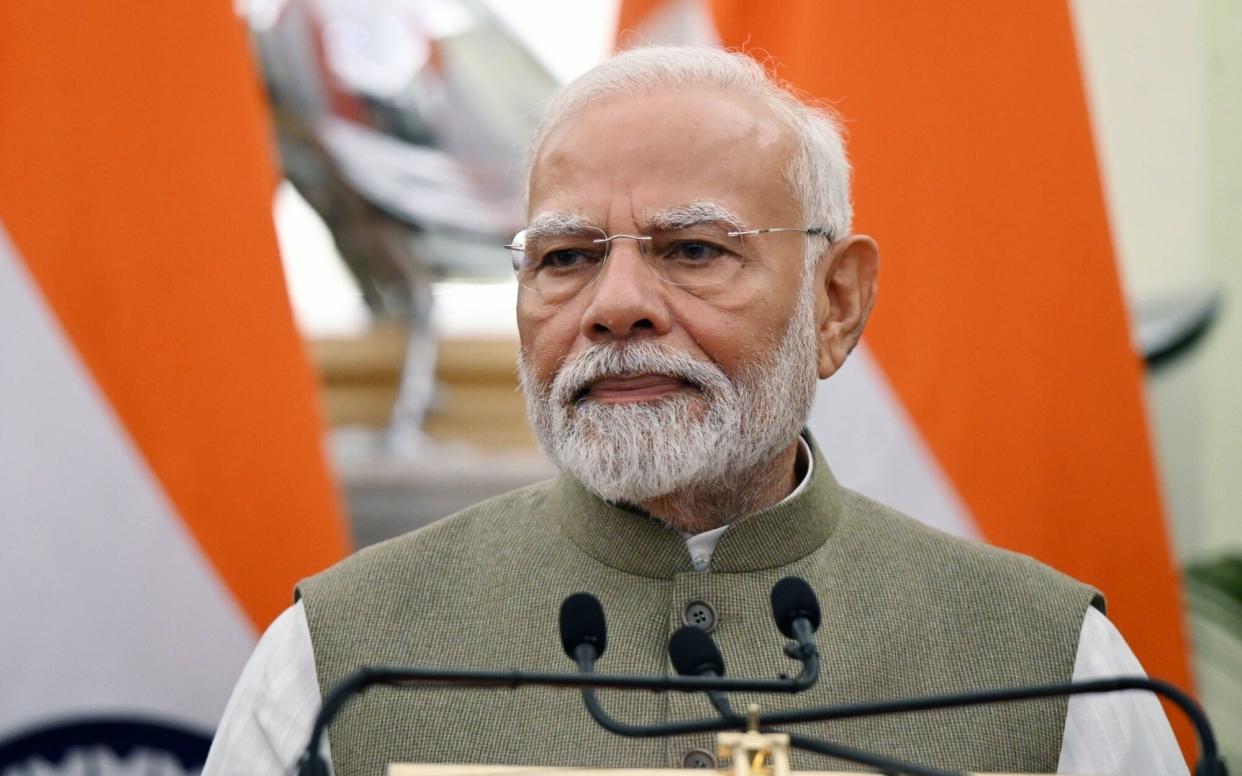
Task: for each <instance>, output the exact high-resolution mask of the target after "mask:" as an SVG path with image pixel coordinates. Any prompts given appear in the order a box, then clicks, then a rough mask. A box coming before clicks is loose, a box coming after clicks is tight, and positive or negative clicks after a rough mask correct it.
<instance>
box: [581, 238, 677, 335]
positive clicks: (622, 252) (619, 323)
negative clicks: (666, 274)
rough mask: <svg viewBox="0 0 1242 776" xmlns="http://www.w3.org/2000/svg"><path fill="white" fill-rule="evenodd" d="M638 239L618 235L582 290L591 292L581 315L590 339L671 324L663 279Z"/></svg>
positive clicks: (661, 329) (653, 331) (656, 331)
mask: <svg viewBox="0 0 1242 776" xmlns="http://www.w3.org/2000/svg"><path fill="white" fill-rule="evenodd" d="M640 246H641V243H639V242H637V241H635V240H631V239H617V240H614V241H613V243H612V244H611V245H610V246H609V250H608V258H607V260H605V261H604V266H603V267H601V268H600V272H599V275H598V276H597V277H596V278H595V282H593V283H592V284H591V285H590V286H588V287H587V288H586V289H584V291H585V292H586V293H589V294H591V298H590V302H589V303H588V304H587V307H586V310H584V311H583V316H582V333H583V334H584V335H585V336H586V337H587V339H590V340H591V341H593V342H604V341H608V340H620V339H628V338H630V337H637V336H659V335H662V334H666V333H667V332H668V330H669V328H670V326H671V325H672V314H671V311H670V310H669V307H668V300H667V296H666V294H667V288H666V287H665V286H667V284H666V283H664V282H663V281H661V280H660V278H659V277H657V276H656V273H655V271H654V270H653V269H652V268H651V266H650V265H649V264H648V263H647V259H646V258H645V257H644V256H643V254H642V253H641V250H640Z"/></svg>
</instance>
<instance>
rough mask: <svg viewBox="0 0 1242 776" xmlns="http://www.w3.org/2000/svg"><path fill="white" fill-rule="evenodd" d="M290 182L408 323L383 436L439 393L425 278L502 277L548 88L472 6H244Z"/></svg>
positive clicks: (413, 436)
mask: <svg viewBox="0 0 1242 776" xmlns="http://www.w3.org/2000/svg"><path fill="white" fill-rule="evenodd" d="M241 10H242V13H243V15H244V16H245V18H246V20H247V22H248V24H249V25H250V29H251V31H252V34H253V37H254V40H255V43H256V47H257V50H258V55H259V59H260V61H261V66H262V69H263V74H264V78H265V80H266V82H267V86H268V91H269V94H270V98H271V102H272V108H273V115H274V117H275V124H276V136H277V140H278V144H279V148H280V157H281V161H282V165H283V168H284V174H285V176H286V177H287V178H288V179H289V180H290V182H292V184H293V185H294V186H295V187H296V188H297V190H298V191H299V193H300V194H301V195H302V197H303V198H305V200H306V201H307V202H309V203H310V204H311V206H312V207H313V208H314V209H315V210H316V211H317V212H318V214H319V215H320V217H321V218H322V219H323V221H324V223H325V224H326V225H327V226H328V228H329V229H330V230H331V232H332V236H333V239H334V240H335V242H336V246H337V249H338V250H339V251H340V254H341V256H342V257H343V258H344V260H345V262H346V264H347V266H348V268H349V270H350V272H351V273H352V274H353V276H354V278H355V279H356V281H357V283H358V286H359V288H360V289H361V292H362V295H363V298H364V300H365V302H366V304H367V306H368V307H369V308H370V310H371V312H372V314H373V315H374V316H375V318H376V319H377V320H380V321H382V320H397V321H400V322H402V323H403V324H404V325H405V326H406V327H407V328H408V331H409V340H408V346H407V349H406V358H405V364H404V367H403V372H402V378H401V386H400V390H399V393H398V398H397V401H396V405H395V406H394V408H393V416H392V425H391V429H390V435H389V440H390V442H391V446H392V448H393V450H394V451H396V452H401V453H409V452H413V451H414V450H417V449H418V447H419V446H420V444H421V442H422V440H423V433H422V430H421V428H422V423H423V418H424V416H425V414H426V411H427V408H428V405H429V403H430V401H431V398H432V394H433V388H434V369H435V358H436V345H435V338H434V334H433V332H432V329H431V304H432V296H431V281H432V280H433V279H434V278H437V277H446V276H452V277H480V278H485V277H492V278H500V277H509V276H511V273H510V269H509V260H508V258H507V255H506V254H505V252H504V250H503V249H502V248H500V247H499V246H500V245H501V244H502V243H503V242H504V241H505V239H506V238H507V237H508V236H510V235H512V234H513V232H514V231H515V230H516V229H517V228H520V227H519V224H521V222H522V216H523V213H522V212H521V202H522V190H521V180H522V176H521V174H520V171H521V164H522V149H523V148H524V146H525V140H526V138H527V137H528V136H529V134H530V133H531V132H532V131H533V128H534V120H535V118H536V117H537V116H538V113H539V109H540V107H541V106H542V103H543V101H544V99H545V98H546V97H547V96H548V95H550V94H551V92H552V90H553V89H554V88H555V86H556V83H555V80H554V79H553V78H552V76H551V75H549V74H548V72H547V71H546V70H545V69H544V68H543V67H542V66H540V65H539V64H538V63H537V62H536V61H535V60H534V58H533V57H532V56H531V55H530V54H529V52H527V51H526V50H525V49H524V48H523V46H522V45H521V44H520V43H518V42H517V40H516V39H515V38H514V37H513V36H512V34H510V33H509V31H508V30H506V29H505V28H504V27H503V25H502V24H501V23H500V22H499V20H498V19H496V18H495V17H494V16H493V15H492V14H491V12H490V11H489V10H488V9H487V8H486V7H485V6H483V5H482V4H481V3H479V2H475V1H472V0H348V1H346V0H245V1H244V2H243V4H242V9H241Z"/></svg>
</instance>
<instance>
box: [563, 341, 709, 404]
mask: <svg viewBox="0 0 1242 776" xmlns="http://www.w3.org/2000/svg"><path fill="white" fill-rule="evenodd" d="M637 374H658V375H665V376H667V377H674V378H677V379H680V380H684V381H686V382H687V383H690V384H691V385H693V386H695V387H696V388H698V389H700V390H702V391H703V392H704V393H707V394H709V395H710V394H712V393H714V392H717V391H720V390H728V389H729V387H730V386H731V383H730V381H729V378H728V376H727V375H725V373H724V370H723V369H721V368H720V367H719V366H718V365H717V364H714V363H712V362H710V361H701V360H699V359H697V358H694V357H692V356H689V355H686V354H685V353H683V352H681V351H678V350H674V349H672V348H670V347H667V346H665V345H660V344H657V343H654V342H631V343H628V344H626V345H611V344H599V345H594V346H592V347H591V348H590V349H589V350H587V351H584V352H582V353H580V354H578V355H577V356H574V357H572V358H571V359H568V360H566V361H565V363H564V365H563V366H562V367H561V369H560V371H558V372H557V373H556V377H554V378H553V379H552V385H551V386H550V387H549V390H548V393H549V395H550V398H551V399H552V400H553V401H554V402H556V403H557V404H560V405H565V404H570V403H572V402H574V401H576V400H577V399H578V398H579V397H580V396H581V395H582V394H583V393H584V392H585V391H586V390H587V389H588V388H590V387H591V384H592V383H594V382H596V381H597V380H602V379H604V378H605V377H625V376H631V375H637Z"/></svg>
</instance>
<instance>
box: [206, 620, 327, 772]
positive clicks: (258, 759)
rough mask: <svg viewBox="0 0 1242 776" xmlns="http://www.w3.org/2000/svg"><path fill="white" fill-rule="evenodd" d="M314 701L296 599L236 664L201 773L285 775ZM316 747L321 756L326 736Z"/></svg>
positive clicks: (314, 680)
mask: <svg viewBox="0 0 1242 776" xmlns="http://www.w3.org/2000/svg"><path fill="white" fill-rule="evenodd" d="M319 706H320V695H319V679H318V676H317V675H316V673H315V654H314V651H313V650H312V649H311V638H310V627H309V626H308V625H307V624H306V609H305V608H304V607H303V606H302V602H301V601H299V602H297V603H296V604H294V605H293V606H290V607H289V608H288V609H286V610H285V611H284V612H283V613H282V614H281V615H280V616H279V617H277V618H276V620H275V621H274V622H273V623H272V624H271V626H270V627H269V628H268V629H267V632H266V633H264V634H263V638H261V639H259V644H258V646H256V647H255V650H254V653H253V654H252V655H251V656H250V660H249V661H247V663H246V667H245V668H244V669H242V674H241V678H240V679H238V680H237V686H236V687H235V688H234V689H233V694H232V696H231V697H230V698H229V702H228V705H227V706H226V707H225V709H224V718H223V719H222V720H221V721H220V727H219V728H217V730H216V736H215V739H214V740H213V741H212V742H211V752H210V753H209V754H208V755H207V764H206V765H205V766H204V767H203V776H234V775H236V776H241V774H246V776H287V774H289V773H291V772H293V767H294V765H295V763H296V762H297V760H298V758H299V757H300V756H301V754H302V750H303V749H305V747H306V742H307V741H308V740H309V739H310V733H311V726H312V725H313V724H314V722H315V715H316V714H317V713H318V712H319ZM321 751H322V752H323V753H324V756H325V757H327V753H328V749H327V738H326V737H325V738H324V745H323V748H322V750H321ZM329 762H331V761H330V760H329Z"/></svg>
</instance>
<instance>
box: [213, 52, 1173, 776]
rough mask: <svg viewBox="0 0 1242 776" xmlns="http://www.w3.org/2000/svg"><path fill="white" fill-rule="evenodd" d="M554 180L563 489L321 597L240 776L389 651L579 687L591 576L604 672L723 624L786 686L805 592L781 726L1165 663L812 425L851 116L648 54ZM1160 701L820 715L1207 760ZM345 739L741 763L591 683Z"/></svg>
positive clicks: (391, 696)
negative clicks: (777, 620)
mask: <svg viewBox="0 0 1242 776" xmlns="http://www.w3.org/2000/svg"><path fill="white" fill-rule="evenodd" d="M528 195H529V196H528V200H529V226H528V227H527V229H525V230H524V231H523V232H522V233H520V234H519V235H518V236H517V237H516V238H515V239H514V242H513V245H512V246H511V248H512V250H513V251H514V253H515V257H516V258H515V267H516V269H517V272H518V279H519V282H520V284H521V288H520V292H519V299H518V310H517V317H518V326H519V332H520V336H521V345H522V350H521V361H520V374H521V380H522V385H523V389H524V391H525V394H526V398H527V403H528V410H529V414H530V417H531V421H532V423H533V425H534V427H535V429H536V432H537V434H538V436H539V439H540V442H541V444H542V445H543V447H544V448H545V450H546V451H547V452H548V453H549V455H550V456H551V457H552V459H553V460H554V461H555V462H556V463H557V464H558V465H559V467H560V468H561V469H562V470H563V474H562V476H561V477H559V478H558V479H556V480H554V481H551V482H547V483H541V484H539V485H536V486H533V487H530V488H527V489H524V490H521V491H517V492H515V493H511V494H507V495H505V496H501V497H499V498H497V499H493V500H491V501H488V502H485V503H483V504H479V505H477V506H475V507H472V508H470V509H467V510H465V511H463V512H461V513H459V514H457V515H455V516H453V517H450V518H447V519H446V520H444V521H442V522H440V523H437V524H435V525H433V526H430V527H428V528H426V529H423V530H421V531H418V532H415V533H413V534H410V535H407V536H404V537H401V538H399V539H396V540H394V541H391V542H388V543H386V544H383V545H380V546H378V547H372V548H368V549H366V550H363V551H362V552H360V553H358V554H357V555H355V556H354V557H352V558H350V559H348V560H346V561H345V562H343V563H342V564H339V565H338V566H337V567H335V568H333V569H330V570H328V571H326V572H324V573H323V574H321V575H319V576H317V577H314V578H312V579H309V580H306V581H305V582H303V583H302V585H300V586H299V593H300V596H301V600H300V601H299V603H297V604H295V606H294V607H292V608H291V609H290V610H289V611H288V612H286V613H285V614H284V615H282V616H281V618H280V619H279V620H277V622H276V623H275V624H274V625H273V626H272V628H271V629H270V630H269V631H268V633H267V634H266V635H265V636H264V638H263V640H262V641H261V642H260V645H259V647H258V648H257V649H256V651H255V655H254V657H253V658H252V659H251V661H250V663H249V664H248V665H247V667H246V670H245V672H244V674H243V676H242V678H241V681H240V682H239V684H238V688H237V690H236V691H235V694H234V697H233V699H232V701H231V702H230V704H229V709H228V711H227V712H226V715H225V720H224V722H223V723H222V725H221V729H220V732H219V734H218V736H217V740H216V743H215V746H214V748H213V751H212V755H211V759H210V760H209V762H208V765H207V772H208V773H209V774H220V773H242V772H245V773H256V772H262V773H278V772H284V771H285V769H287V768H288V767H289V765H290V764H291V763H292V762H293V761H294V760H295V759H296V756H297V754H298V752H299V750H300V748H301V747H302V746H304V745H305V742H306V739H307V735H308V732H309V729H310V722H311V720H312V718H313V715H314V713H315V711H316V710H317V707H318V704H319V701H320V696H321V693H322V692H324V691H326V690H327V689H329V688H330V687H331V686H333V684H334V683H336V682H338V681H339V680H340V679H341V678H342V677H343V676H345V675H346V674H348V673H349V672H350V671H351V670H352V669H353V668H355V667H356V666H358V665H361V664H367V663H398V664H400V663H405V664H418V665H424V666H440V667H450V666H454V667H478V668H523V669H542V670H572V665H571V663H570V662H569V661H568V660H567V659H566V658H565V657H564V655H563V654H562V653H561V650H560V647H559V644H558V641H557V628H556V615H557V609H558V606H559V604H560V602H561V600H562V599H563V598H564V597H565V596H566V595H568V594H570V593H573V592H576V591H579V590H587V591H591V592H592V593H594V594H596V595H597V596H599V598H600V599H601V600H602V602H603V605H604V607H605V610H606V612H607V616H608V620H609V630H610V634H611V635H610V638H609V646H608V650H607V653H606V654H605V656H604V657H603V659H602V660H601V662H600V666H599V667H600V669H601V670H606V671H608V672H617V673H634V674H652V673H665V672H667V671H669V664H668V658H667V653H666V643H667V639H668V637H669V635H670V633H671V632H672V631H673V630H674V629H675V628H676V627H678V626H680V625H681V624H682V623H683V622H684V623H692V624H695V625H698V626H700V627H704V628H707V629H708V630H709V631H711V633H712V636H713V638H715V640H716V641H717V643H718V644H719V645H720V647H721V649H722V651H723V653H724V655H725V657H726V660H728V665H729V671H730V673H731V674H733V675H735V676H755V677H764V676H767V677H770V676H775V675H776V674H778V673H780V672H783V671H789V670H791V668H792V667H793V666H792V664H791V663H790V661H789V660H788V659H787V658H786V657H784V655H783V654H782V653H781V651H780V643H781V639H780V637H779V636H778V634H777V633H776V631H775V628H774V627H773V625H772V624H771V619H770V615H769V613H768V612H767V607H766V598H767V593H768V591H769V589H770V588H771V586H772V584H773V583H774V582H775V581H776V580H778V579H779V578H781V577H784V576H787V575H790V574H796V575H799V576H802V577H804V578H806V579H807V580H808V581H809V582H810V584H811V586H812V587H813V588H814V589H815V591H816V592H817V594H818V596H819V598H820V600H821V602H822V606H823V609H824V622H823V626H822V627H821V629H820V630H819V633H818V634H817V642H818V644H819V647H820V650H821V652H822V654H823V656H824V670H823V673H822V676H821V678H820V680H819V682H818V683H817V684H816V686H815V687H814V688H813V689H811V690H810V691H808V692H806V693H805V694H803V695H801V696H798V697H797V699H796V700H794V699H789V698H775V699H773V698H769V699H766V700H763V703H764V704H765V705H767V706H769V707H771V708H775V707H781V708H786V707H790V706H794V705H797V706H810V705H818V704H826V703H841V702H848V701H863V700H869V699H884V698H894V697H902V696H909V695H920V694H929V693H933V692H948V691H965V690H970V689H979V688H984V687H989V686H1005V685H1016V684H1024V683H1035V682H1058V681H1067V680H1070V679H1071V678H1075V679H1083V678H1088V677H1092V676H1105V675H1113V674H1133V673H1136V672H1138V671H1140V670H1141V669H1140V668H1139V666H1138V664H1137V662H1136V661H1135V660H1134V658H1133V655H1132V654H1131V653H1130V652H1129V650H1128V649H1127V648H1126V646H1125V644H1124V642H1123V641H1122V640H1121V638H1120V636H1119V635H1117V633H1116V631H1115V629H1113V628H1112V626H1111V625H1110V624H1109V623H1108V621H1107V620H1106V619H1105V618H1104V616H1103V614H1102V613H1101V609H1100V608H1097V607H1101V606H1102V604H1101V600H1100V598H1099V596H1098V594H1097V593H1096V592H1095V591H1093V590H1091V589H1090V588H1087V587H1086V586H1084V585H1081V584H1079V583H1077V582H1075V581H1073V580H1070V579H1068V578H1066V577H1063V576H1061V575H1059V574H1057V573H1056V572H1054V571H1052V570H1051V569H1048V568H1046V567H1043V566H1041V565H1039V564H1038V563H1036V562H1034V561H1032V560H1030V559H1028V558H1024V557H1020V556H1016V555H1013V554H1010V553H1006V552H1002V551H999V550H995V549H991V548H987V547H983V546H979V545H975V544H972V543H968V542H964V541H960V540H957V539H954V538H951V537H948V536H945V535H942V534H939V533H937V532H935V531H932V530H930V529H927V528H925V527H923V526H921V525H920V524H918V523H915V522H914V521H912V520H910V519H909V518H906V517H904V516H901V515H899V514H896V513H894V512H893V511H891V510H888V509H886V508H885V507H882V506H881V505H878V504H876V503H874V502H871V501H869V500H867V499H865V498H863V497H861V496H859V495H857V494H855V493H852V492H850V491H848V490H846V489H844V488H842V487H841V486H839V485H838V484H837V483H836V482H835V480H834V479H833V477H832V474H831V472H830V471H829V470H828V467H827V465H826V464H825V462H824V461H823V459H822V458H821V457H820V456H819V455H818V453H817V452H816V450H815V445H814V442H813V440H811V439H810V438H809V437H807V436H806V435H805V434H802V433H800V430H801V428H802V425H803V422H804V421H805V418H806V416H807V412H808V409H809V406H810V402H811V398H812V395H813V392H814V387H815V384H816V380H818V379H824V378H828V377H830V376H831V375H832V374H833V373H835V372H836V371H837V370H838V369H839V368H840V367H841V365H842V364H843V362H844V361H845V359H846V356H847V355H848V353H849V352H850V350H851V349H852V348H853V347H854V346H855V345H856V344H857V342H858V339H859V337H860V336H861V334H862V331H863V327H864V325H865V324H866V321H867V317H868V314H869V313H870V311H871V308H872V305H873V302H874V299H875V293H876V273H877V263H878V252H877V248H876V245H875V243H874V242H873V241H872V240H871V239H870V238H868V237H865V236H862V235H854V234H851V233H850V230H849V226H850V200H849V171H848V165H847V162H846V158H845V153H844V149H843V145H842V142H841V137H840V133H839V131H838V128H837V125H836V124H835V122H834V121H833V119H832V118H831V117H830V116H829V115H827V114H826V113H824V112H822V111H820V110H817V109H813V108H810V107H807V106H805V105H803V104H801V103H800V102H798V101H797V100H796V99H795V98H794V97H792V96H791V95H790V94H789V93H788V92H787V91H785V90H783V89H781V88H780V87H779V86H777V85H775V84H774V83H773V82H772V81H771V80H770V79H769V78H768V76H767V75H766V74H765V72H764V71H763V70H762V68H761V67H760V66H759V65H757V64H756V63H755V62H753V61H752V60H750V59H748V58H747V57H745V56H743V55H737V54H728V53H724V52H720V51H715V50H709V49H644V50H637V51H633V52H629V53H626V54H622V55H620V56H618V57H616V58H614V59H611V60H609V61H608V62H605V63H603V64H601V65H600V66H598V67H597V68H595V69H594V70H592V71H591V72H590V73H587V74H586V75H584V76H583V77H582V78H580V79H578V80H577V81H575V82H574V83H572V84H570V85H569V86H567V87H566V88H565V89H564V90H563V91H562V92H561V93H560V94H559V95H558V96H557V97H556V98H555V99H554V100H553V102H552V104H551V106H550V107H549V109H548V111H547V114H546V116H545V119H544V121H543V124H542V125H541V127H540V129H539V132H538V133H537V136H536V137H535V139H534V142H533V144H532V150H531V167H530V173H529V189H528ZM1132 695H1133V694H1132ZM1132 695H1131V696H1122V697H1115V698H1076V699H1074V700H1072V701H1069V702H1066V701H1065V700H1053V701H1041V702H1038V703H1028V704H1016V705H1009V706H1006V707H1003V708H1000V707H982V708H978V709H971V710H957V711H952V712H937V713H934V714H927V715H922V716H911V715H902V716H893V717H875V718H869V719H863V720H846V721H839V722H833V723H824V724H815V725H806V726H802V728H803V732H806V733H809V734H811V735H817V736H821V737H823V738H826V739H829V740H832V741H834V742H838V743H842V744H846V745H849V746H854V747H858V748H861V749H867V750H871V751H875V752H878V753H881V754H885V755H888V756H893V757H898V758H903V759H906V760H909V761H913V762H917V763H922V764H927V765H936V766H940V767H945V768H957V769H963V770H966V769H969V770H977V771H1052V770H1057V769H1061V770H1063V771H1074V772H1098V773H1104V772H1125V773H1179V772H1184V771H1185V766H1184V764H1183V763H1182V762H1181V761H1180V756H1179V754H1178V752H1177V748H1176V744H1175V743H1174V742H1173V739H1172V736H1171V733H1170V732H1169V728H1168V723H1167V721H1166V720H1165V719H1164V716H1163V714H1162V713H1161V711H1160V708H1159V706H1158V704H1156V703H1155V702H1154V701H1153V700H1151V699H1150V698H1147V697H1144V696H1137V697H1132ZM603 698H604V702H605V703H606V705H607V706H608V708H609V709H610V711H611V712H612V713H613V714H614V715H615V716H618V717H620V718H622V719H624V720H628V721H646V722H654V721H664V720H674V719H684V718H690V717H701V716H705V715H711V714H712V713H713V712H712V710H711V708H710V706H709V705H708V702H707V700H706V699H704V698H702V697H699V696H696V695H685V694H678V693H672V694H666V695H663V696H648V695H639V694H620V693H616V694H607V693H605V694H604V695H603ZM330 740H331V755H332V760H333V765H334V767H335V769H336V772H337V773H339V774H356V773H377V772H379V771H380V769H381V768H382V767H383V766H384V764H385V763H387V762H390V761H421V762H492V763H513V764H523V763H542V764H549V765H579V766H596V767H607V766H630V767H680V766H683V765H684V766H687V767H694V766H709V765H711V764H713V763H712V760H711V750H712V748H713V747H712V745H711V737H710V736H706V735H704V736H687V737H681V738H674V739H658V740H628V739H621V738H618V737H615V736H612V735H610V734H608V733H606V732H604V731H602V730H601V729H599V728H598V727H596V726H595V725H594V724H593V723H592V722H591V721H590V719H589V718H588V717H587V715H586V713H585V711H584V710H583V708H582V706H581V702H580V700H579V699H578V697H577V695H576V694H575V693H570V692H560V691H550V690H538V689H527V690H520V691H512V692H490V693H489V692H480V691H467V690H456V691H454V690H444V689H434V690H433V689H421V690H404V691H398V690H389V689H382V690H373V691H371V692H369V693H368V694H367V695H366V696H365V697H363V698H361V699H359V700H356V701H355V702H353V704H352V705H350V706H349V707H347V709H346V711H345V712H344V713H343V714H342V716H341V718H340V719H339V721H338V722H337V723H336V724H335V726H334V727H333V728H332V730H331V733H330ZM794 764H795V767H797V768H800V769H808V768H826V767H830V765H831V764H827V763H826V762H825V761H824V760H822V759H817V758H813V757H810V756H802V755H799V756H796V757H795V761H794Z"/></svg>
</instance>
